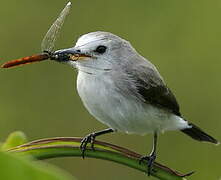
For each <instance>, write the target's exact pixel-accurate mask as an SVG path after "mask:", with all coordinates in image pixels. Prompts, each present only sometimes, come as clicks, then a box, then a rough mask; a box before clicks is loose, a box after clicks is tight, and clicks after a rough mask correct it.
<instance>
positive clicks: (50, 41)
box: [41, 2, 71, 52]
mask: <svg viewBox="0 0 221 180" xmlns="http://www.w3.org/2000/svg"><path fill="white" fill-rule="evenodd" d="M70 9H71V2H68V3H67V5H66V6H65V8H64V9H63V10H62V12H61V13H60V15H59V16H58V18H57V19H56V20H55V22H54V23H53V24H52V25H51V27H50V29H49V30H48V32H47V33H46V35H45V36H44V38H43V40H42V43H41V50H42V51H48V52H52V50H53V49H54V45H55V41H56V39H57V37H58V34H59V32H60V29H61V27H62V25H63V24H64V20H65V18H66V16H67V15H68V14H69V12H70Z"/></svg>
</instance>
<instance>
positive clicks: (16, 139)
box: [0, 131, 27, 150]
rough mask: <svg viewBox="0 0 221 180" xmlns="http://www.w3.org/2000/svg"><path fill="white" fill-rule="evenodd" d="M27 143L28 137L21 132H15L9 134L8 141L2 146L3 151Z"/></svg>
mask: <svg viewBox="0 0 221 180" xmlns="http://www.w3.org/2000/svg"><path fill="white" fill-rule="evenodd" d="M26 142H27V138H26V135H25V134H24V133H23V132H21V131H15V132H13V133H11V134H9V136H8V138H7V139H6V141H5V143H3V144H1V145H0V147H1V150H8V149H10V148H13V147H16V146H19V145H21V144H24V143H26Z"/></svg>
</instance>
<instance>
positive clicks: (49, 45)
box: [1, 2, 71, 68]
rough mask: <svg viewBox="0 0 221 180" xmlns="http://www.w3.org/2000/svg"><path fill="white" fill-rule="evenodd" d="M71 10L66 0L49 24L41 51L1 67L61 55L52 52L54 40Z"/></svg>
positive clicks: (55, 57) (54, 57) (69, 3)
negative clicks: (57, 14)
mask: <svg viewBox="0 0 221 180" xmlns="http://www.w3.org/2000/svg"><path fill="white" fill-rule="evenodd" d="M70 10H71V2H68V3H67V4H66V6H65V7H64V9H63V10H62V11H61V13H60V14H59V16H58V17H57V19H56V20H55V21H54V23H53V24H52V25H51V27H50V28H49V30H48V31H47V33H46V34H45V36H44V38H43V40H42V43H41V50H42V52H41V53H39V54H36V55H32V56H26V57H23V58H19V59H15V60H11V61H8V62H6V63H4V64H3V65H2V66H1V68H10V67H15V66H18V65H24V64H30V63H34V62H39V61H44V60H47V59H52V60H55V59H58V58H61V57H57V56H58V55H55V53H54V47H55V42H56V40H57V38H58V35H59V33H60V30H61V27H62V25H63V24H64V21H65V18H66V17H67V15H68V14H69V12H70Z"/></svg>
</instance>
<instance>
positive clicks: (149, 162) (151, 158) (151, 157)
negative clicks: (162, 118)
mask: <svg viewBox="0 0 221 180" xmlns="http://www.w3.org/2000/svg"><path fill="white" fill-rule="evenodd" d="M156 148H157V132H154V136H153V148H152V151H151V153H150V155H149V156H142V157H141V158H140V160H139V163H141V162H142V161H144V160H147V168H148V169H147V174H148V176H150V173H151V171H152V167H153V163H154V161H155V159H156V157H157V156H156Z"/></svg>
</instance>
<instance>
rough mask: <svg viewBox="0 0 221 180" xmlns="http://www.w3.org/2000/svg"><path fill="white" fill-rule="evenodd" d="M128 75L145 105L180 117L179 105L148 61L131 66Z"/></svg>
mask: <svg viewBox="0 0 221 180" xmlns="http://www.w3.org/2000/svg"><path fill="white" fill-rule="evenodd" d="M130 75H131V76H132V78H133V79H134V81H135V82H136V88H137V92H138V93H139V95H140V96H141V97H142V98H143V100H144V101H145V103H149V104H151V105H154V106H157V107H160V108H163V109H166V110H168V111H170V112H172V113H174V114H176V115H178V116H181V113H180V108H179V104H178V102H177V100H176V97H175V96H174V94H173V93H172V91H171V90H170V89H169V88H168V87H167V85H166V84H165V82H164V80H163V78H162V77H161V75H160V74H159V72H158V70H157V69H156V67H155V66H154V65H153V64H152V63H150V62H149V61H146V60H145V61H141V62H138V63H137V64H136V65H134V66H133V69H132V70H130Z"/></svg>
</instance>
